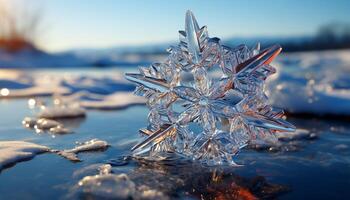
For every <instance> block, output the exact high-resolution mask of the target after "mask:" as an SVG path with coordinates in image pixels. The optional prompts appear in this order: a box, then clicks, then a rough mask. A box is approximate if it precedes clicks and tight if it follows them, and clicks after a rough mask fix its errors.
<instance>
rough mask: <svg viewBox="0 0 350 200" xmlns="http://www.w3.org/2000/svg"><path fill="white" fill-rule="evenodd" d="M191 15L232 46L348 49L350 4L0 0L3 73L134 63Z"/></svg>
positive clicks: (163, 44) (160, 48)
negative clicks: (21, 69) (11, 70)
mask: <svg viewBox="0 0 350 200" xmlns="http://www.w3.org/2000/svg"><path fill="white" fill-rule="evenodd" d="M188 9H190V10H192V11H193V12H194V14H195V15H196V17H197V19H198V21H199V23H200V25H207V26H208V30H209V33H210V34H211V36H213V37H214V36H215V37H219V38H221V39H222V42H223V43H224V44H226V45H229V46H235V45H238V44H241V43H245V44H247V45H250V46H252V45H254V44H255V43H256V42H258V41H259V42H261V44H262V45H263V46H268V45H270V44H272V43H279V44H281V45H282V46H283V49H284V52H296V51H318V50H329V49H345V48H349V47H350V13H349V9H350V2H349V1H346V0H337V1H316V0H309V1H305V2H302V3H301V2H296V1H292V0H282V1H277V0H271V1H268V2H264V1H249V2H247V1H219V2H214V1H208V0H207V1H206V0H205V1H196V0H195V1H189V2H188V1H171V2H166V1H161V0H151V1H142V2H140V1H136V0H131V1H112V0H107V1H103V3H102V2H101V1H98V0H91V1H89V3H87V2H85V1H83V0H76V1H68V0H63V1H62V0H2V1H1V3H0V13H1V16H0V23H1V26H0V49H1V51H0V52H1V54H0V67H2V68H13V67H16V68H26V67H79V66H118V65H123V66H125V65H126V64H127V65H135V64H136V65H137V64H143V63H144V62H145V61H148V62H149V61H151V60H154V57H150V56H151V55H153V56H155V55H160V56H162V55H164V53H165V49H166V48H167V47H168V46H169V45H171V44H176V42H177V38H178V34H177V31H178V30H182V29H183V27H184V14H185V12H186V10H188Z"/></svg>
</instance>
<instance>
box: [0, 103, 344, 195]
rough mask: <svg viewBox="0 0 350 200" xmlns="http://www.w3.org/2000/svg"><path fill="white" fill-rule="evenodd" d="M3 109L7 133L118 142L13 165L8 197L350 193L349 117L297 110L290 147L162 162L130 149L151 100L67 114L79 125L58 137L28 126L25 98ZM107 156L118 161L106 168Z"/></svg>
mask: <svg viewBox="0 0 350 200" xmlns="http://www.w3.org/2000/svg"><path fill="white" fill-rule="evenodd" d="M14 109H16V111H17V112H16V114H13V110H14ZM0 110H1V112H2V114H3V116H6V117H1V120H0V138H1V140H25V141H30V142H31V143H34V144H38V145H44V146H47V147H50V148H52V149H60V150H62V149H72V148H73V147H74V146H75V142H76V141H80V142H83V141H89V140H92V139H94V138H98V139H99V140H102V141H106V142H107V143H108V144H109V145H110V146H109V148H108V149H105V150H104V151H86V152H81V153H79V155H78V158H79V159H81V160H82V162H77V163H75V162H71V161H69V160H67V159H65V158H64V157H61V156H57V155H56V154H52V153H44V154H40V155H38V156H36V157H34V158H33V159H32V160H28V161H26V162H20V163H17V164H16V165H14V166H12V167H10V168H6V169H4V170H2V171H1V174H0V199H38V198H41V199H71V198H73V199H74V198H75V199H89V198H92V199H93V198H96V199H97V198H100V197H103V198H108V197H116V196H114V195H121V194H122V193H116V192H117V191H123V192H125V193H123V195H126V196H132V197H140V196H142V195H146V196H143V197H144V198H145V199H147V198H148V197H147V195H150V196H152V195H157V197H158V198H164V199H166V198H171V199H174V198H175V199H176V198H178V199H182V198H184V197H186V198H189V199H200V198H202V196H205V197H208V198H212V199H213V198H226V199H232V198H234V197H241V198H253V197H257V198H263V199H270V198H278V199H300V198H312V199H315V198H316V199H330V198H339V199H344V197H348V196H349V195H350V192H349V190H348V186H349V184H350V182H349V180H350V125H349V123H348V122H347V121H331V120H315V119H297V118H289V119H288V120H289V121H291V122H292V123H293V124H295V125H296V126H297V127H298V134H297V136H290V135H288V136H283V137H281V138H283V140H281V143H283V144H281V145H282V147H283V148H277V149H276V148H270V147H269V148H261V149H245V150H243V151H242V152H241V153H240V154H239V156H238V157H237V159H236V162H237V163H238V164H243V165H244V166H243V167H238V168H213V167H212V168H209V167H205V166H200V165H198V164H196V163H192V162H190V161H188V160H185V159H181V158H173V159H171V160H165V161H162V162H159V163H156V162H147V161H144V160H135V159H130V158H129V157H125V155H128V154H129V149H130V148H131V147H132V146H133V145H134V144H135V143H137V141H139V140H140V137H139V135H138V134H137V131H138V129H139V128H140V127H143V126H145V124H146V117H147V108H146V107H144V106H134V107H129V108H127V109H124V110H115V111H110V110H109V111H99V110H89V111H87V117H86V118H83V119H81V118H79V119H74V118H71V119H66V120H63V121H60V123H62V124H64V125H65V126H66V127H69V128H70V129H72V130H73V131H74V132H73V133H71V134H62V135H60V134H58V135H56V136H55V137H52V135H50V134H37V133H35V132H33V131H31V130H30V129H26V128H24V127H23V126H22V124H21V123H20V122H21V121H22V120H23V117H24V116H31V115H33V113H32V111H31V110H30V109H28V108H27V100H25V99H14V100H2V101H0ZM311 134H316V136H311ZM106 164H110V166H111V168H108V167H107V168H104V169H102V171H103V173H101V166H104V165H106ZM100 174H102V175H100ZM19 177H20V178H19ZM86 177H91V178H86ZM79 183H81V184H79ZM98 183H101V184H102V185H103V187H98V186H96V184H98ZM121 183H122V184H121Z"/></svg>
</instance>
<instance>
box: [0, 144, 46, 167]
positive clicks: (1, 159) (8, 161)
mask: <svg viewBox="0 0 350 200" xmlns="http://www.w3.org/2000/svg"><path fill="white" fill-rule="evenodd" d="M49 151H50V149H49V148H48V147H46V146H42V145H37V144H33V143H30V142H24V141H0V170H2V169H3V168H4V167H6V166H9V165H12V164H15V163H17V162H20V161H24V160H29V159H32V158H33V157H35V156H36V155H37V154H40V153H44V152H49Z"/></svg>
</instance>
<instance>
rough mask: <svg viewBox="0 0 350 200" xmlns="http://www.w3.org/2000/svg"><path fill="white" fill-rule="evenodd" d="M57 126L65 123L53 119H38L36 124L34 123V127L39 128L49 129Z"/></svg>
mask: <svg viewBox="0 0 350 200" xmlns="http://www.w3.org/2000/svg"><path fill="white" fill-rule="evenodd" d="M57 126H62V127H63V124H61V123H59V122H57V121H55V120H51V119H38V121H37V123H36V125H34V128H35V129H39V130H49V129H51V128H54V127H57Z"/></svg>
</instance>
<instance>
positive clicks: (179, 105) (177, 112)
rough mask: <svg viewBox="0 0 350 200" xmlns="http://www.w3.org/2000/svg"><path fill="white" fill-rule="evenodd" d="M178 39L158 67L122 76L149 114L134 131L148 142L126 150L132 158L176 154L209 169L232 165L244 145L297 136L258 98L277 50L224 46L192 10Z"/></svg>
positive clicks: (262, 94)
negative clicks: (281, 134)
mask: <svg viewBox="0 0 350 200" xmlns="http://www.w3.org/2000/svg"><path fill="white" fill-rule="evenodd" d="M179 34H180V43H179V44H178V45H177V46H173V47H170V48H169V50H168V52H169V54H170V55H169V56H168V58H167V59H166V60H165V61H164V62H163V63H154V64H152V65H151V66H149V67H140V68H139V70H140V73H138V74H134V73H127V74H126V78H127V79H128V80H130V81H132V82H134V83H136V84H137V88H136V90H135V94H137V95H140V96H144V97H146V98H147V106H148V107H149V109H150V113H149V115H148V121H149V126H148V127H146V128H144V129H141V130H140V132H141V133H142V134H144V135H145V136H146V138H145V139H144V140H143V141H142V142H141V143H139V144H137V145H135V146H134V147H133V148H132V151H133V153H134V155H147V156H151V157H152V156H156V155H158V154H160V153H162V152H176V153H179V154H182V155H186V156H189V157H191V158H193V159H197V160H201V161H203V162H205V163H207V164H213V165H217V164H223V163H229V164H235V163H234V161H233V159H232V158H233V156H234V155H236V154H237V152H238V151H239V149H241V148H242V147H244V146H246V145H247V144H248V143H263V142H266V141H268V142H271V141H274V140H275V139H276V137H275V136H274V134H275V133H276V132H290V131H294V130H295V127H294V126H293V125H291V124H289V123H288V122H286V121H284V120H283V119H282V117H283V116H284V113H283V111H282V110H279V109H275V108H273V107H271V106H270V105H269V102H268V98H267V96H266V95H265V92H264V82H265V80H266V78H267V77H268V76H269V75H271V74H273V73H275V69H274V68H273V67H272V66H271V65H270V63H271V62H272V60H273V59H274V58H275V57H276V56H277V55H278V54H279V53H280V51H281V47H280V46H278V45H275V46H272V47H270V48H267V49H264V50H262V51H261V50H260V44H257V45H256V46H255V47H254V48H252V49H249V48H248V47H247V46H246V45H240V46H238V47H236V48H230V47H227V46H223V45H221V43H220V40H219V39H218V38H210V37H209V35H208V32H207V27H206V26H203V27H202V28H200V27H199V26H198V23H197V21H196V19H195V17H194V16H193V14H192V12H190V11H188V12H187V13H186V21H185V31H179ZM213 74H220V75H221V76H220V78H217V76H214V75H213Z"/></svg>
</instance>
